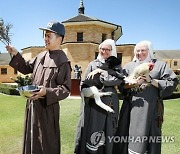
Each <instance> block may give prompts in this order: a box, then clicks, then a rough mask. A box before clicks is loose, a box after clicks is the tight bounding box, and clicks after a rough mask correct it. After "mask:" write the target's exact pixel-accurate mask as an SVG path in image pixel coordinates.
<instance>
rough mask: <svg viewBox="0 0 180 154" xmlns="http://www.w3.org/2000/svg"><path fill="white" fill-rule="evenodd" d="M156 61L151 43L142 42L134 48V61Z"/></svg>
mask: <svg viewBox="0 0 180 154" xmlns="http://www.w3.org/2000/svg"><path fill="white" fill-rule="evenodd" d="M152 59H154V52H153V46H152V43H151V42H150V41H146V40H145V41H141V42H139V43H137V44H136V46H135V48H134V58H133V61H135V60H136V61H139V62H149V61H152Z"/></svg>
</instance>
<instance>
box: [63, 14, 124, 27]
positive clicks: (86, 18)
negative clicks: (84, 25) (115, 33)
mask: <svg viewBox="0 0 180 154" xmlns="http://www.w3.org/2000/svg"><path fill="white" fill-rule="evenodd" d="M88 21H99V22H103V23H106V24H109V25H114V26H119V27H121V26H120V25H117V24H113V23H110V22H107V21H104V20H99V19H97V18H94V17H89V16H86V15H84V14H78V15H77V16H75V17H72V18H70V19H68V20H66V21H63V22H62V23H70V22H88Z"/></svg>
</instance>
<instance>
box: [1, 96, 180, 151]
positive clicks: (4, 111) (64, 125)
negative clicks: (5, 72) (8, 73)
mask: <svg viewBox="0 0 180 154" xmlns="http://www.w3.org/2000/svg"><path fill="white" fill-rule="evenodd" d="M25 102H26V100H25V99H23V98H21V97H19V96H6V95H2V94H0V154H12V153H13V154H20V153H21V149H22V138H23V127H24V126H23V125H24V110H25ZM60 105H61V113H60V114H61V115H60V127H61V145H62V146H61V151H62V154H73V147H74V136H75V131H76V126H77V122H78V117H79V110H80V100H79V99H73V100H71V99H66V100H63V101H61V102H60ZM164 105H165V117H164V120H165V122H164V124H163V129H162V131H163V135H164V136H173V137H174V139H175V142H173V143H163V145H162V154H179V153H180V118H179V117H180V112H179V109H180V99H179V100H168V101H165V102H164Z"/></svg>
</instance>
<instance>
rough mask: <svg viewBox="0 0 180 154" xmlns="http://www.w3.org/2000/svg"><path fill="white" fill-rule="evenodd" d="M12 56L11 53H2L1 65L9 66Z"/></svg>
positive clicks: (0, 54)
mask: <svg viewBox="0 0 180 154" xmlns="http://www.w3.org/2000/svg"><path fill="white" fill-rule="evenodd" d="M10 60H11V56H10V55H9V53H0V65H9V62H10Z"/></svg>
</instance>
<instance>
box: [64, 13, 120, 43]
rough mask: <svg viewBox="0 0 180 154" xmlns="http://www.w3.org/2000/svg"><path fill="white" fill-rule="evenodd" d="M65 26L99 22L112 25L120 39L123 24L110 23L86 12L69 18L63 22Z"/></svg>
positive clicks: (116, 37)
mask: <svg viewBox="0 0 180 154" xmlns="http://www.w3.org/2000/svg"><path fill="white" fill-rule="evenodd" d="M62 23H63V24H64V25H65V26H66V25H80V24H98V25H102V26H104V27H110V28H112V29H114V33H115V40H118V39H119V38H120V37H121V36H122V26H120V25H117V24H114V23H110V22H107V21H104V20H99V19H97V18H94V17H89V16H86V15H84V14H78V15H77V16H75V17H72V18H70V19H68V20H65V21H63V22H62Z"/></svg>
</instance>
